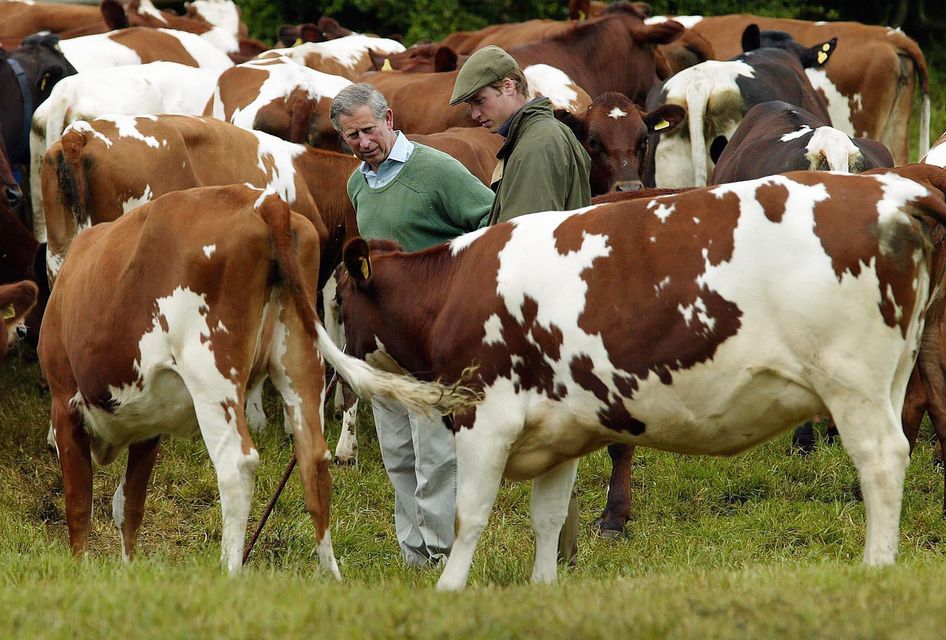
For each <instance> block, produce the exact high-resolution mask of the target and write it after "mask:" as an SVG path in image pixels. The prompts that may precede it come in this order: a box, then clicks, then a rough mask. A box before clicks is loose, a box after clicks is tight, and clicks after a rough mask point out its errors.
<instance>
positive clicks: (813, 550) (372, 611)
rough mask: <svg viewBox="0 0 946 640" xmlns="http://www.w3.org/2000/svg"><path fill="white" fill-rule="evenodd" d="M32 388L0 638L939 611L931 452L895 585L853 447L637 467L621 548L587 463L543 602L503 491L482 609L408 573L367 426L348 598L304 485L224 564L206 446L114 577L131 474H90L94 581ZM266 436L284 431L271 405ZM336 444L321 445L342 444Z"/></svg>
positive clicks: (929, 622)
mask: <svg viewBox="0 0 946 640" xmlns="http://www.w3.org/2000/svg"><path fill="white" fill-rule="evenodd" d="M37 372H38V369H37V367H36V365H35V364H23V363H22V362H20V361H19V360H17V359H16V358H15V357H11V358H8V359H7V361H6V362H4V363H3V364H0V388H2V389H4V395H3V397H2V400H0V425H2V428H0V486H2V487H3V490H2V491H0V603H2V607H0V612H2V613H0V637H4V638H5V637H42V638H59V637H95V636H99V635H103V634H114V633H115V630H117V629H134V630H135V631H134V632H135V637H143V638H147V637H161V638H189V637H198V636H199V637H247V638H260V637H309V636H312V635H313V634H318V636H319V637H329V638H334V637H339V638H361V637H377V638H388V637H490V638H493V637H495V638H505V637H508V638H518V637H524V636H534V635H539V634H541V635H542V636H548V637H552V638H559V637H560V638H575V637H613V636H614V635H615V634H618V635H619V636H625V637H626V636H630V635H633V636H634V637H644V638H650V637H655V638H656V637H666V636H667V635H670V636H674V637H694V638H697V637H699V638H703V637H727V638H728V637H733V636H734V635H735V636H738V637H746V636H754V637H776V636H778V637H793V638H794V637H802V636H806V637H832V638H837V637H844V638H848V637H911V638H912V637H929V638H934V637H936V638H938V637H941V633H942V620H943V616H944V614H943V613H942V611H943V609H942V606H941V605H942V604H946V603H944V600H946V595H944V594H946V545H944V540H946V522H944V520H943V518H942V516H941V512H940V509H941V505H942V501H943V496H942V491H943V479H942V475H941V474H940V473H936V472H934V470H933V469H932V462H931V447H930V446H929V445H928V444H927V443H926V441H925V440H924V441H923V442H922V444H921V446H920V447H919V448H918V450H917V452H916V454H915V456H914V459H913V462H912V464H911V466H910V468H909V471H908V476H907V489H906V493H905V501H904V512H903V518H902V533H901V557H900V561H899V562H898V565H897V566H896V567H893V568H890V569H885V570H868V569H865V568H863V567H862V566H861V564H860V556H861V553H862V546H863V540H864V509H863V504H862V503H861V501H860V499H859V491H858V483H857V478H856V473H855V471H854V468H853V465H852V464H851V463H850V461H849V460H848V458H847V455H846V454H845V453H844V451H843V449H842V448H841V447H823V448H821V449H819V450H818V451H817V452H816V453H815V454H814V455H813V456H812V457H811V458H809V459H807V460H804V459H800V458H798V457H795V456H788V455H786V451H787V449H788V436H787V435H786V436H784V437H782V438H779V439H777V440H775V441H773V442H771V443H769V444H767V445H765V446H763V447H760V448H758V449H755V450H753V451H751V452H749V453H747V454H745V455H741V456H737V457H734V458H729V459H718V458H701V457H693V456H677V455H671V454H665V453H660V452H655V451H647V450H640V451H639V455H638V457H637V459H636V460H635V476H634V481H633V485H634V486H633V490H634V498H635V503H634V513H635V515H634V519H633V520H632V521H631V523H630V524H629V525H628V535H627V536H626V538H625V539H623V540H620V541H612V540H605V539H601V538H598V537H596V536H594V534H593V530H592V523H593V521H594V519H595V518H596V517H597V515H598V512H599V509H600V508H601V507H602V505H603V504H604V484H605V481H606V479H607V475H608V471H609V465H608V460H607V455H606V454H605V453H604V452H598V453H596V454H594V455H592V456H589V457H588V458H586V459H585V460H583V461H582V464H581V467H580V469H579V486H578V492H579V500H580V506H581V521H582V530H581V538H580V552H579V563H578V568H576V569H573V570H569V571H564V572H562V573H561V579H560V583H559V584H558V585H556V586H551V587H536V586H532V585H530V584H528V576H529V574H530V571H531V565H532V554H533V544H532V536H531V528H530V524H529V513H528V504H529V498H528V494H529V488H528V485H526V484H524V483H508V484H505V485H504V487H503V489H502V490H501V492H500V496H499V499H498V501H497V504H496V507H495V509H494V511H493V515H492V519H491V521H490V525H489V527H488V528H487V531H486V532H485V534H484V536H483V539H482V541H481V543H480V547H479V549H478V551H477V555H476V557H475V560H474V565H473V571H472V575H471V588H470V590H468V591H467V592H466V593H464V594H460V595H456V594H437V593H435V592H434V590H433V587H434V584H435V583H436V580H437V577H438V571H436V570H420V571H419V570H408V569H407V568H405V567H404V566H403V565H402V564H401V562H400V557H399V553H398V549H397V543H396V541H395V536H394V524H393V516H392V505H393V495H392V491H391V488H390V486H389V484H388V482H387V479H386V477H385V475H384V472H383V469H382V467H381V462H380V456H379V453H378V449H377V443H376V441H375V439H374V437H373V434H372V429H371V426H370V419H368V417H367V416H365V415H362V422H361V424H362V425H365V426H363V427H362V429H361V431H360V433H359V436H360V438H361V441H360V455H361V461H360V463H359V466H358V467H355V468H338V469H336V470H335V471H334V475H335V492H334V496H333V513H332V519H333V523H332V535H333V539H334V543H335V552H336V555H337V556H338V558H339V562H340V566H341V571H342V575H343V578H344V583H342V584H336V583H334V582H333V581H331V580H330V579H328V578H327V577H326V576H325V574H323V573H321V572H320V571H319V570H318V562H317V557H316V550H315V544H314V542H315V541H314V533H313V527H312V524H311V522H310V521H309V518H308V516H307V514H306V513H305V510H304V508H303V500H302V494H301V487H300V484H299V482H298V479H297V478H293V480H292V481H291V482H290V483H289V485H288V486H287V489H286V491H285V493H284V494H283V496H282V498H281V499H280V501H279V503H278V505H277V508H276V510H275V512H274V514H273V516H272V518H271V519H270V522H269V524H268V525H267V528H266V530H265V531H264V533H263V536H262V537H261V539H260V541H259V543H258V544H257V547H256V549H255V550H254V552H253V556H252V558H251V561H250V563H249V565H248V567H247V571H246V572H245V573H244V575H242V576H241V577H239V578H236V579H231V578H228V577H227V576H226V575H224V574H223V572H222V570H221V569H220V567H219V564H218V557H219V542H220V511H219V504H218V501H217V490H216V484H215V477H214V474H213V471H212V469H211V465H210V462H209V459H208V457H207V454H206V452H205V451H204V447H203V444H202V442H201V441H200V440H199V439H186V438H177V439H168V440H166V441H165V442H164V443H163V445H162V451H161V454H160V457H159V460H158V464H157V466H156V469H155V473H154V477H153V479H152V488H151V491H150V493H149V497H148V503H147V506H146V515H145V522H144V524H143V526H142V532H141V536H140V540H139V551H140V556H139V558H138V559H137V560H136V561H134V562H133V563H131V564H130V565H123V564H122V562H121V559H120V552H119V538H118V534H117V531H116V530H115V529H114V527H113V525H112V523H111V515H110V514H111V495H112V492H113V491H114V489H115V486H116V485H117V482H118V475H119V474H120V473H121V470H122V469H123V464H124V463H123V460H121V459H120V460H119V461H117V462H116V463H115V464H114V465H112V466H110V467H106V468H98V469H96V472H95V488H94V491H95V506H94V510H95V511H94V528H93V532H92V538H91V543H90V553H89V554H88V557H87V558H86V559H84V560H82V561H76V560H74V559H73V558H72V557H71V556H70V555H69V554H68V551H67V533H66V526H65V521H64V516H63V513H64V506H63V499H62V490H61V486H62V485H61V477H60V472H59V469H58V463H57V461H56V460H55V458H54V457H53V456H52V455H51V454H50V453H49V452H48V451H47V450H46V448H45V434H46V427H47V424H48V411H49V409H48V399H47V398H46V397H45V396H44V395H43V394H42V393H40V392H39V390H38V389H37V388H36V386H35V382H34V380H35V377H36V375H37ZM267 403H268V405H269V407H268V408H269V413H270V415H278V412H277V411H276V406H275V405H274V400H273V398H272V397H271V396H267ZM337 429H338V425H337V423H335V422H334V421H332V422H331V423H330V424H329V425H328V439H329V441H330V443H332V444H334V441H335V438H336V437H337ZM256 442H257V445H258V447H259V449H260V456H261V465H260V472H259V477H258V483H257V487H258V490H257V494H256V497H255V500H254V505H255V507H254V511H253V515H252V516H251V527H253V526H255V523H256V520H257V518H258V517H259V513H260V511H261V510H262V508H263V505H265V503H266V501H267V500H268V499H269V497H270V496H271V495H272V492H273V490H274V489H275V486H276V483H277V482H278V480H279V478H280V476H281V475H282V472H283V470H284V469H285V465H286V463H287V461H288V458H289V455H290V449H289V446H288V443H287V442H286V440H285V437H284V436H283V435H282V433H281V429H280V428H279V427H278V426H277V425H275V424H273V425H270V429H269V430H268V431H267V432H266V433H264V434H261V435H260V436H258V437H257V438H256Z"/></svg>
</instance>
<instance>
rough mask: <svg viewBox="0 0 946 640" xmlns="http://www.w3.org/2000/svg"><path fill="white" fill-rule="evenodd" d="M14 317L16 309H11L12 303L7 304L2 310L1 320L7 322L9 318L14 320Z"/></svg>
mask: <svg viewBox="0 0 946 640" xmlns="http://www.w3.org/2000/svg"><path fill="white" fill-rule="evenodd" d="M15 317H16V309H15V308H14V307H13V303H12V302H11V303H10V304H8V305H7V306H5V307H4V308H3V319H4V320H9V319H10V318H15Z"/></svg>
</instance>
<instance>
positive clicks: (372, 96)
mask: <svg viewBox="0 0 946 640" xmlns="http://www.w3.org/2000/svg"><path fill="white" fill-rule="evenodd" d="M365 105H367V106H368V108H370V109H371V114H372V115H373V116H374V118H375V120H383V119H384V113H385V112H386V111H387V110H388V101H387V100H386V99H385V98H384V95H382V93H381V92H380V91H378V90H377V89H375V88H374V85H371V84H368V83H367V82H359V83H357V84H350V85H348V86H347V87H345V88H344V89H342V90H341V91H339V92H338V95H336V96H335V99H334V100H332V108H331V109H330V110H329V119H331V121H332V126H333V127H335V130H336V131H339V132H341V130H342V129H341V127H340V126H339V124H338V118H339V116H350V115H351V114H353V113H354V112H355V111H356V110H358V109H359V108H361V107H363V106H365Z"/></svg>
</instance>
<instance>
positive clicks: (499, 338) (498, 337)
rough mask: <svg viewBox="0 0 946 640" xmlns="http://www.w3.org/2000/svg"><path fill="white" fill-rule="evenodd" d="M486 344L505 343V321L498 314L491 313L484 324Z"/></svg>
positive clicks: (484, 340) (484, 341)
mask: <svg viewBox="0 0 946 640" xmlns="http://www.w3.org/2000/svg"><path fill="white" fill-rule="evenodd" d="M483 331H484V336H483V343H484V344H502V343H503V323H502V320H500V319H499V316H498V315H497V314H495V313H494V314H493V315H491V316H490V317H489V318H487V319H486V324H485V325H484V326H483Z"/></svg>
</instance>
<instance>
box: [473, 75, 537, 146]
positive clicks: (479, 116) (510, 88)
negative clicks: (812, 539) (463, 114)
mask: <svg viewBox="0 0 946 640" xmlns="http://www.w3.org/2000/svg"><path fill="white" fill-rule="evenodd" d="M466 103H467V104H468V105H470V117H472V118H473V119H474V120H476V121H477V122H479V123H480V125H481V126H484V127H486V128H487V129H489V130H490V131H492V132H493V133H496V132H497V131H499V128H500V127H501V126H503V124H504V123H505V122H506V120H508V119H509V116H511V115H512V114H514V113H515V112H516V110H517V109H519V107H521V106H522V105H523V104H524V103H525V99H524V98H522V97H521V96H519V94H518V93H516V85H515V83H514V82H513V81H512V80H510V79H509V78H506V79H504V80H503V82H502V86H500V88H499V89H497V88H495V87H491V86H485V87H483V88H482V89H480V90H479V91H477V92H476V93H475V94H473V97H472V98H470V99H469V100H467V101H466Z"/></svg>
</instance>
